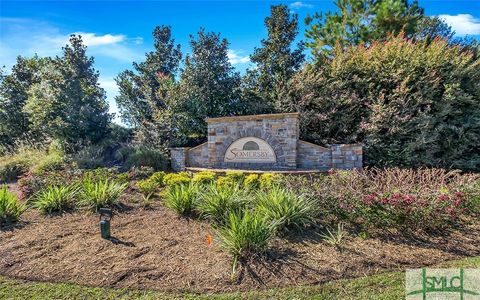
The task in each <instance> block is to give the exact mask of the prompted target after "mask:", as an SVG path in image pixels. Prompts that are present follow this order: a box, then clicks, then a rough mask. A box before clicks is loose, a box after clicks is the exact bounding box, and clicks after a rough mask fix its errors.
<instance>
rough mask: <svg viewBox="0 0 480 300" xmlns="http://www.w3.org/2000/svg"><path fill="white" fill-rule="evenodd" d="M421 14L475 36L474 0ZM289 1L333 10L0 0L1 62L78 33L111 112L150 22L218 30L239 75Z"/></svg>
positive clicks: (52, 48)
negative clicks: (273, 14)
mask: <svg viewBox="0 0 480 300" xmlns="http://www.w3.org/2000/svg"><path fill="white" fill-rule="evenodd" d="M419 2H420V5H421V6H422V7H424V8H425V13H426V14H427V15H441V16H442V17H443V18H444V19H445V20H446V21H447V22H448V23H449V24H450V25H451V26H452V27H453V29H454V30H456V31H457V33H458V35H461V36H464V35H469V36H473V37H476V38H480V0H420V1H419ZM280 3H283V4H286V5H289V6H290V8H291V9H292V11H294V12H296V13H298V14H299V19H300V21H301V22H300V25H301V28H300V38H302V36H303V31H304V28H305V26H304V23H303V19H304V18H305V16H306V15H307V14H312V13H314V12H316V11H329V10H334V9H335V6H334V5H333V2H332V0H321V1H301V2H300V1H248V0H247V1H135V2H129V1H116V2H115V1H83V2H82V1H50V2H47V1H31V2H30V1H4V0H0V66H3V65H4V66H6V68H7V72H8V69H9V68H10V67H11V66H12V65H13V64H14V62H15V57H16V56H17V55H24V56H31V55H33V54H34V53H38V54H39V55H40V56H53V55H57V54H59V53H60V51H61V47H62V46H63V45H64V44H65V43H66V42H67V40H68V36H69V34H71V33H81V34H82V35H83V37H84V41H85V43H86V44H87V45H88V47H89V48H88V54H89V55H93V56H94V57H95V68H96V69H97V70H99V71H100V84H101V86H102V87H103V88H104V89H105V90H106V92H107V99H108V101H109V103H110V107H111V111H112V112H115V111H116V108H115V105H114V100H113V98H114V96H115V94H116V93H117V88H116V85H115V82H114V80H113V79H114V77H115V76H116V75H117V74H118V73H119V72H120V71H122V70H124V69H127V68H131V63H132V61H141V60H143V57H144V53H145V52H146V51H149V50H151V49H152V38H151V32H152V30H153V28H154V27H155V26H156V25H161V24H165V25H170V26H172V31H173V36H174V38H175V39H176V41H177V42H178V43H180V44H181V45H182V51H183V53H184V54H185V53H188V52H189V51H190V49H189V47H188V40H189V35H190V34H193V33H196V32H197V31H198V29H199V28H200V27H204V28H205V29H206V30H207V31H214V32H220V33H221V34H222V36H223V37H225V38H227V39H228V41H229V42H230V53H229V57H230V61H231V62H232V63H233V64H234V66H235V67H236V68H237V69H238V70H239V71H240V72H244V71H245V69H246V68H248V67H249V66H251V64H250V62H249V60H248V55H249V54H251V53H252V51H253V49H254V48H255V47H257V46H259V45H260V40H261V39H262V38H264V37H265V36H266V30H265V27H264V23H263V22H264V18H265V17H266V16H268V15H269V9H270V5H272V4H280Z"/></svg>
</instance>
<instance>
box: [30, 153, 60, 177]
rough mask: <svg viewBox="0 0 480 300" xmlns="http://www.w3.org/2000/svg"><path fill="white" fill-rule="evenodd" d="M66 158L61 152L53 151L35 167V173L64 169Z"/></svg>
mask: <svg viewBox="0 0 480 300" xmlns="http://www.w3.org/2000/svg"><path fill="white" fill-rule="evenodd" d="M64 164H65V156H64V155H63V153H61V152H60V151H51V152H50V153H48V154H47V155H45V157H43V158H41V159H39V161H38V162H37V163H36V164H35V165H34V167H33V172H34V173H45V172H50V171H57V170H60V169H62V168H63V167H64Z"/></svg>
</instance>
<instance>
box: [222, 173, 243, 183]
mask: <svg viewBox="0 0 480 300" xmlns="http://www.w3.org/2000/svg"><path fill="white" fill-rule="evenodd" d="M225 175H226V176H227V178H229V179H230V180H232V181H233V182H235V183H242V182H243V178H244V177H245V174H243V172H241V171H227V172H225Z"/></svg>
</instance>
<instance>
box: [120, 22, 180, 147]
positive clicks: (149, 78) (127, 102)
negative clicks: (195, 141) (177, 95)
mask: <svg viewBox="0 0 480 300" xmlns="http://www.w3.org/2000/svg"><path fill="white" fill-rule="evenodd" d="M153 39H154V47H155V50H154V51H151V52H149V53H146V55H145V56H146V58H145V61H144V62H141V63H135V62H134V63H133V67H134V70H135V71H131V70H126V71H123V72H122V73H120V74H119V75H118V77H117V78H116V82H117V85H118V86H119V89H120V94H119V95H118V96H117V97H116V99H115V100H116V102H117V105H118V107H119V109H120V113H121V115H122V119H123V121H124V122H125V123H127V124H129V125H131V126H133V127H134V128H135V131H136V137H137V140H138V141H139V142H141V143H143V144H152V145H155V146H158V145H161V144H163V143H164V141H163V140H162V139H161V136H162V135H159V134H158V133H159V132H162V129H161V128H159V126H162V124H158V123H157V122H156V121H155V118H156V114H158V113H159V111H163V110H166V109H167V106H166V97H167V96H168V95H169V89H170V88H172V86H173V84H174V83H175V75H176V74H177V71H178V66H179V62H180V60H181V58H182V53H181V51H180V45H179V44H175V40H174V39H173V38H172V35H171V28H170V27H169V26H157V27H155V29H154V30H153ZM167 125H168V124H167Z"/></svg>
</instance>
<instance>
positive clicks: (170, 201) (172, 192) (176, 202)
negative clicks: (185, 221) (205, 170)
mask: <svg viewBox="0 0 480 300" xmlns="http://www.w3.org/2000/svg"><path fill="white" fill-rule="evenodd" d="M199 194H200V193H199V186H198V185H196V184H191V183H188V184H172V185H168V186H167V189H166V191H165V193H164V203H165V206H166V207H168V208H170V209H173V210H174V211H176V212H177V213H178V214H180V215H188V214H190V213H192V212H193V209H194V207H195V203H196V201H197V197H198V196H199Z"/></svg>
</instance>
